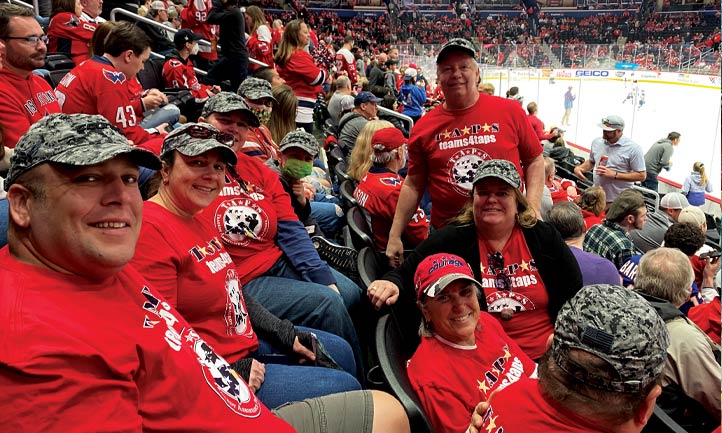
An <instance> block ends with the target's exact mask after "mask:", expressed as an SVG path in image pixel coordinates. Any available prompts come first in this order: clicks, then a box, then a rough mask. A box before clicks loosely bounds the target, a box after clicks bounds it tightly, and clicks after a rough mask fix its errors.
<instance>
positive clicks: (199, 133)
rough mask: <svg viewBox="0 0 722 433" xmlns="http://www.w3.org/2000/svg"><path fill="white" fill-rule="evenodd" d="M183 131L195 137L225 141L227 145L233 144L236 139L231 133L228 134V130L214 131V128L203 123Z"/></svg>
mask: <svg viewBox="0 0 722 433" xmlns="http://www.w3.org/2000/svg"><path fill="white" fill-rule="evenodd" d="M181 132H182V133H183V134H188V135H190V136H191V137H193V138H199V139H202V140H207V139H209V138H213V139H215V140H216V141H218V142H220V143H223V144H225V145H227V146H233V142H234V141H235V138H233V136H232V135H231V134H228V133H226V132H220V131H214V130H212V129H209V128H206V127H205V126H203V125H192V126H189V127H188V128H186V129H184V130H183V131H181Z"/></svg>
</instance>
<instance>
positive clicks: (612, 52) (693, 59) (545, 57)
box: [399, 43, 721, 75]
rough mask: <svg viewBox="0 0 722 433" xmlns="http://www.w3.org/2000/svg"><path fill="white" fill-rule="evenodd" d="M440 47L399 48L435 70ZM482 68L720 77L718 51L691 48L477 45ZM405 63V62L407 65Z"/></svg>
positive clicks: (408, 58) (408, 59) (411, 60)
mask: <svg viewBox="0 0 722 433" xmlns="http://www.w3.org/2000/svg"><path fill="white" fill-rule="evenodd" d="M440 47H441V46H440V45H429V44H427V45H418V44H405V45H401V46H399V52H400V53H401V56H402V59H401V64H402V65H403V64H404V63H406V64H408V63H415V64H418V63H422V64H424V65H425V67H426V68H431V69H428V70H434V69H435V56H436V53H438V51H439V48H440ZM477 50H478V53H479V55H478V57H477V60H478V61H479V63H480V64H481V65H486V66H499V67H512V68H520V67H532V68H572V69H575V68H576V69H599V68H601V69H615V68H616V69H624V70H630V69H631V70H640V71H660V72H680V73H700V74H711V75H719V73H720V62H721V56H720V52H719V51H715V50H712V49H709V48H707V47H704V48H697V47H695V46H694V45H691V44H638V43H627V44H621V45H620V44H609V45H591V44H589V45H583V44H579V45H576V44H575V45H563V44H561V45H556V44H555V45H534V44H484V45H479V44H477ZM405 60H406V61H405Z"/></svg>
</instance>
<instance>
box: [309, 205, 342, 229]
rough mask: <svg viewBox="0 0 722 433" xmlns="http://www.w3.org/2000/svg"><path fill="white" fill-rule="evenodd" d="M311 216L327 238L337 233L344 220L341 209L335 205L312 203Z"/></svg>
mask: <svg viewBox="0 0 722 433" xmlns="http://www.w3.org/2000/svg"><path fill="white" fill-rule="evenodd" d="M311 216H313V217H314V218H315V219H316V222H317V223H318V227H319V228H320V229H321V231H322V232H323V234H324V235H326V236H327V237H329V238H333V236H334V235H335V234H336V233H338V231H339V230H341V228H342V227H343V224H344V222H345V220H346V218H345V217H344V213H343V209H341V207H340V206H338V205H337V204H335V203H331V202H323V201H312V202H311Z"/></svg>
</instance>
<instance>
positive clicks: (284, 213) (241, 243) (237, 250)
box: [201, 153, 298, 284]
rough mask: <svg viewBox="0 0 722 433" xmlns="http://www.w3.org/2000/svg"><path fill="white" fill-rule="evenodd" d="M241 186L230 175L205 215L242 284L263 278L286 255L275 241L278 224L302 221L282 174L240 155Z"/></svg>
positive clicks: (206, 209) (203, 216) (202, 214)
mask: <svg viewBox="0 0 722 433" xmlns="http://www.w3.org/2000/svg"><path fill="white" fill-rule="evenodd" d="M237 155H238V164H237V165H236V170H237V171H238V173H239V174H240V176H241V177H242V178H243V180H244V181H245V184H241V183H239V182H238V181H237V180H235V179H233V177H231V176H230V175H229V174H227V173H226V185H225V186H224V187H223V190H222V191H221V193H220V194H219V195H218V198H217V199H216V201H214V202H213V203H212V204H211V205H210V206H208V207H207V208H205V209H204V210H203V212H201V216H202V218H203V219H205V220H206V221H209V222H211V223H212V224H213V226H214V227H215V228H216V230H217V231H218V233H220V234H221V240H222V241H223V244H224V245H225V247H226V250H228V252H229V253H230V254H231V257H233V261H234V262H235V263H236V271H237V272H238V275H239V278H240V280H241V283H242V284H246V283H248V282H249V281H251V280H252V279H254V278H256V277H258V276H260V275H262V274H263V273H264V272H266V271H267V270H268V269H270V268H271V266H273V264H274V263H276V261H277V260H278V259H279V258H280V257H281V255H282V254H283V252H282V251H281V249H280V248H279V247H278V245H277V244H276V242H275V238H276V233H277V231H278V221H279V220H285V221H293V220H295V221H298V217H297V216H296V214H295V213H294V212H293V208H292V207H291V199H290V197H289V196H288V194H287V193H286V191H284V189H283V186H282V185H281V181H280V180H279V179H278V174H277V173H275V172H274V171H273V170H271V169H270V168H268V167H266V166H264V165H263V164H261V163H260V162H259V161H258V160H256V159H255V158H252V157H250V156H247V155H245V154H243V153H237Z"/></svg>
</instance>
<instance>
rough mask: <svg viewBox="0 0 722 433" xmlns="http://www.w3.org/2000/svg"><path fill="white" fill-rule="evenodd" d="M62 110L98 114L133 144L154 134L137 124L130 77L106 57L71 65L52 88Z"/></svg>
mask: <svg viewBox="0 0 722 433" xmlns="http://www.w3.org/2000/svg"><path fill="white" fill-rule="evenodd" d="M55 95H56V96H57V97H58V102H59V103H60V107H61V108H62V109H63V113H67V114H74V113H83V114H100V115H101V116H103V117H105V118H106V119H108V121H109V122H110V123H112V124H114V125H115V126H117V127H118V128H120V130H121V131H123V134H124V135H125V137H126V138H127V139H128V140H132V141H133V144H135V145H136V146H137V145H139V144H142V143H144V142H146V141H148V140H151V139H152V138H156V137H157V136H153V135H152V134H150V133H148V132H147V131H146V130H145V129H143V128H141V127H140V126H139V125H138V124H139V123H140V121H141V120H143V113H142V112H139V110H138V107H139V102H140V97H139V96H140V95H138V94H137V89H136V87H134V86H132V85H131V80H130V79H128V78H127V77H126V76H125V74H123V73H122V72H120V71H118V70H117V69H115V67H113V65H112V64H111V63H110V62H109V61H108V60H107V59H105V58H103V57H99V56H95V57H93V58H92V59H90V60H88V61H86V62H83V63H82V64H80V65H79V66H76V67H75V68H73V69H72V70H71V71H70V72H68V74H67V75H65V77H64V78H63V80H62V81H61V82H60V84H58V87H56V88H55Z"/></svg>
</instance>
